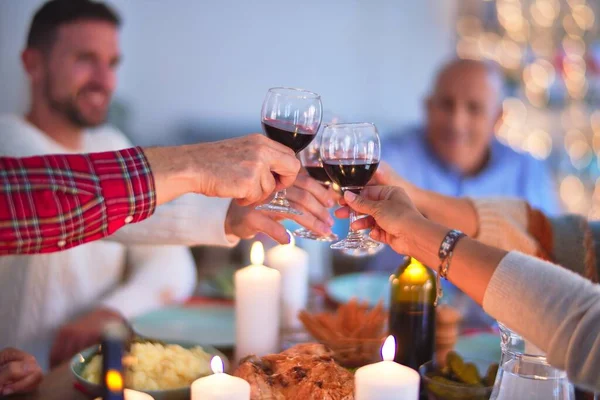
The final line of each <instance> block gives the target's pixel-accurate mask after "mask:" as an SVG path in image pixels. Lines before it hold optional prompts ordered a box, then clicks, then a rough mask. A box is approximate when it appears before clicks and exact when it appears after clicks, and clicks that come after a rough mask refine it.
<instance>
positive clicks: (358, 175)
mask: <svg viewBox="0 0 600 400" xmlns="http://www.w3.org/2000/svg"><path fill="white" fill-rule="evenodd" d="M377 167H379V162H378V161H377V162H372V161H370V160H360V159H339V160H334V161H326V162H324V163H323V168H324V169H325V172H327V175H328V176H329V177H330V178H331V180H332V181H333V182H335V183H337V184H338V185H339V186H340V187H341V188H342V190H350V191H352V192H355V193H357V194H358V193H359V192H360V190H361V189H362V188H363V187H365V186H366V185H367V183H369V181H370V180H371V178H372V177H373V175H374V174H375V171H377Z"/></svg>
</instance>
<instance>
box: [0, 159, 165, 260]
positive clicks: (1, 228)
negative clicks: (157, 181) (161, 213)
mask: <svg viewBox="0 0 600 400" xmlns="http://www.w3.org/2000/svg"><path fill="white" fill-rule="evenodd" d="M155 207H156V195H155V191H154V178H153V176H152V172H151V171H150V166H149V165H148V160H147V159H146V156H145V155H144V153H143V151H142V149H141V148H133V149H126V150H121V151H116V152H106V153H94V154H85V155H79V154H77V155H48V156H39V157H29V158H11V157H0V255H3V254H33V253H49V252H53V251H58V250H64V249H67V248H69V247H73V246H77V245H80V244H83V243H86V242H90V241H92V240H97V239H100V238H103V237H105V236H108V235H110V234H112V233H113V232H115V231H116V230H117V229H119V228H121V227H122V226H123V225H125V224H128V223H130V222H138V221H141V220H143V219H145V218H148V217H149V216H150V215H152V213H153V212H154V209H155Z"/></svg>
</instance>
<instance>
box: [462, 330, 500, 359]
mask: <svg viewBox="0 0 600 400" xmlns="http://www.w3.org/2000/svg"><path fill="white" fill-rule="evenodd" d="M454 350H455V351H456V352H457V353H458V354H460V355H461V356H462V357H463V358H479V359H482V360H490V361H493V360H497V361H498V362H499V361H500V357H501V356H502V349H501V348H500V336H498V335H494V334H493V333H475V334H472V335H466V336H461V337H460V338H458V341H457V342H456V345H455V346H454Z"/></svg>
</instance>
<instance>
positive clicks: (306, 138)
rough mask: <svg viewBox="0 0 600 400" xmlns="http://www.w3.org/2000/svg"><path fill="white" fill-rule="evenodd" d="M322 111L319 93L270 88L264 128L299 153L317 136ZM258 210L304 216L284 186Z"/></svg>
mask: <svg viewBox="0 0 600 400" xmlns="http://www.w3.org/2000/svg"><path fill="white" fill-rule="evenodd" d="M322 113H323V110H322V105H321V96H319V95H318V94H316V93H313V92H309V91H307V90H303V89H294V88H284V87H276V88H271V89H269V91H268V92H267V96H266V97H265V101H264V102H263V106H262V112H261V120H262V127H263V130H264V131H265V133H266V135H267V136H268V137H269V139H272V140H275V141H276V142H279V143H281V144H283V145H285V146H287V147H289V148H290V149H292V150H294V152H295V153H296V154H298V153H299V152H300V151H302V150H303V149H304V148H305V147H306V146H308V145H309V144H310V142H312V141H313V139H314V138H315V136H316V134H317V132H318V131H319V126H320V125H321V118H322ZM256 209H257V210H267V211H273V212H279V213H287V214H297V215H302V212H300V211H298V210H296V209H295V208H293V207H292V206H291V205H290V203H289V202H288V201H287V199H286V198H285V189H284V190H281V191H279V192H277V193H276V194H275V197H274V198H273V200H271V202H270V203H268V204H263V205H260V206H258V207H256Z"/></svg>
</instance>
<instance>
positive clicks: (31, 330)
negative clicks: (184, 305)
mask: <svg viewBox="0 0 600 400" xmlns="http://www.w3.org/2000/svg"><path fill="white" fill-rule="evenodd" d="M131 146H132V145H131V143H130V142H129V141H128V140H127V138H126V137H125V136H124V135H123V134H122V133H121V132H119V131H118V130H116V129H114V128H110V127H101V128H96V129H91V130H88V131H86V132H85V133H84V138H83V145H82V148H81V149H80V151H81V152H99V151H109V150H118V149H122V148H127V147H131ZM69 152H70V151H68V150H67V149H65V148H64V147H62V146H61V145H60V144H58V143H56V142H54V141H53V140H52V139H51V138H50V137H48V136H46V135H45V134H44V133H43V132H41V131H40V130H39V129H37V128H36V127H35V126H33V125H31V124H30V123H28V122H27V121H25V120H24V119H23V118H22V117H17V116H0V155H4V156H15V157H26V156H32V155H39V154H51V153H69ZM229 204H230V201H229V200H226V199H211V198H207V197H204V196H200V195H193V194H192V195H186V196H183V197H182V198H180V199H179V200H177V201H175V202H171V203H169V204H165V205H163V206H160V207H158V208H157V209H156V213H155V214H154V215H153V216H152V217H151V218H149V219H147V220H146V221H143V222H142V223H139V224H132V225H130V226H127V227H125V228H123V229H121V230H120V231H118V232H117V234H115V235H113V236H111V237H110V238H108V239H110V240H101V241H97V242H93V243H88V244H85V245H82V246H79V247H75V248H72V249H69V250H67V251H63V252H59V253H52V254H41V255H32V256H5V257H0V348H3V347H7V346H13V347H16V348H19V349H22V350H24V351H27V352H29V353H31V354H33V355H34V356H35V357H36V358H37V360H38V362H39V363H40V365H41V366H42V368H44V369H47V365H48V358H49V351H50V346H51V345H52V340H53V337H54V335H55V334H56V331H57V329H58V328H59V327H60V326H62V325H63V324H64V323H66V322H67V321H69V320H72V319H74V318H76V317H78V316H79V315H81V314H84V313H86V312H88V311H90V310H92V309H94V308H95V307H98V306H105V307H109V308H112V309H115V310H117V311H119V312H120V313H121V314H123V315H124V316H125V317H127V318H131V317H133V316H136V315H139V314H140V313H144V312H147V311H150V310H152V309H155V308H158V307H160V306H162V305H164V304H167V303H171V302H180V301H183V300H184V299H186V298H187V297H188V296H189V295H190V294H191V293H192V291H193V289H194V287H195V285H196V269H195V265H194V260H193V258H192V256H191V253H190V251H189V250H188V249H187V248H186V247H182V246H157V244H162V245H164V244H178V245H191V244H209V245H223V246H230V245H233V244H234V242H232V241H231V240H232V239H234V238H228V237H226V235H225V232H224V221H225V216H226V214H227V210H228V208H229ZM152 245H153V246H152ZM126 261H127V263H129V265H130V266H131V270H132V273H131V276H130V277H129V279H128V281H127V282H125V283H121V282H122V276H123V272H124V268H125V264H126Z"/></svg>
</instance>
